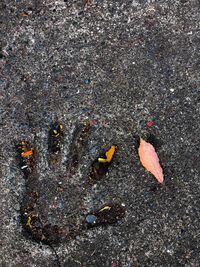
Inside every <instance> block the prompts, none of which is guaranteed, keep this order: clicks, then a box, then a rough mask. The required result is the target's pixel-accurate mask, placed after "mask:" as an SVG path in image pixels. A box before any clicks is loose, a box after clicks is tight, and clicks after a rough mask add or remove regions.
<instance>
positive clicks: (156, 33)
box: [0, 0, 200, 267]
mask: <svg viewBox="0 0 200 267" xmlns="http://www.w3.org/2000/svg"><path fill="white" fill-rule="evenodd" d="M199 8H200V3H199V1H198V0H190V1H186V0H180V1H179V0H173V1H171V0H167V1H166V0H165V1H153V0H152V1H150V0H149V1H147V0H126V1H122V0H118V1H108V0H103V1H98V0H91V1H83V0H77V1H72V0H69V1H67V0H57V1H53V0H37V1H36V0H35V1H29V0H26V1H25V0H21V1H19V0H17V1H12V0H2V1H1V3H0V12H1V18H0V28H1V31H0V34H1V38H0V68H1V72H0V100H1V105H0V111H1V112H0V124H1V128H0V134H1V135H0V136H1V138H0V160H1V169H0V171H1V172H0V176H1V179H0V199H1V201H0V207H1V220H0V221H1V226H0V246H1V249H0V267H14V266H15V267H34V266H37V267H51V266H52V267H54V266H55V267H56V266H62V267H79V266H84V267H151V266H152V267H168V266H169V267H179V266H180V267H183V266H184V267H199V266H200V210H199V207H200V198H199V190H200V176H199V173H200V151H199V147H200V142H199V132H200V131H199V130H200V126H199V114H200V84H199V81H200V77H199V68H200V60H199V48H200V45H199V40H200V31H199V21H200V20H199ZM57 119H58V120H59V121H61V122H62V123H63V125H64V133H65V134H64V141H63V143H62V149H61V155H60V158H59V160H58V162H56V163H55V164H53V165H51V166H50V165H49V164H48V157H49V156H48V131H49V127H50V124H51V122H52V121H55V120H57ZM86 121H89V122H90V124H91V133H90V135H89V136H88V141H87V142H86V143H84V145H83V147H81V150H80V155H79V162H78V166H76V168H75V170H74V171H73V173H71V172H70V171H69V169H67V167H66V166H67V164H66V162H68V161H69V160H70V155H71V154H70V151H71V150H70V149H71V148H72V151H73V146H71V144H72V143H73V142H72V141H73V133H74V131H75V129H76V128H77V127H79V125H81V124H83V123H85V122H86ZM149 135H151V136H153V137H154V139H155V140H156V142H154V145H155V147H156V151H157V153H158V156H159V158H160V163H161V165H162V167H163V170H164V175H165V182H164V184H163V185H159V184H158V182H157V181H156V179H155V178H154V177H153V176H152V175H151V174H150V173H148V172H147V171H146V170H145V169H144V168H143V167H142V165H141V164H140V161H139V158H138V152H137V139H138V136H142V137H143V138H147V137H148V136H149ZM21 139H26V140H28V141H29V142H30V143H31V144H33V146H34V149H35V151H36V154H35V155H36V156H35V157H36V158H35V166H36V167H35V168H36V172H35V180H34V179H33V181H34V182H33V183H32V187H33V190H35V191H39V193H40V198H39V202H38V210H39V211H40V214H41V216H42V219H43V220H44V221H45V222H49V223H52V224H56V225H61V226H62V227H64V228H65V230H66V231H67V229H68V230H69V229H70V227H72V228H73V227H74V228H75V229H79V226H80V225H81V223H82V221H84V218H85V215H86V214H87V213H88V212H90V211H92V210H94V209H97V208H99V207H101V206H102V205H103V204H105V203H111V202H117V203H121V204H122V205H123V206H124V208H125V210H126V215H125V217H124V218H123V219H121V220H119V222H117V223H116V224H114V225H107V226H98V227H94V228H92V229H89V230H86V231H80V232H79V233H77V234H76V235H74V236H73V238H69V239H68V240H64V241H63V242H60V243H59V244H56V245H53V249H54V251H53V249H52V247H50V246H48V245H45V244H43V243H41V242H35V241H34V240H33V239H32V238H31V237H30V236H29V235H27V233H26V232H25V230H24V229H23V227H22V223H21V206H22V203H23V201H24V196H25V195H26V190H27V182H28V181H25V179H24V176H23V173H22V171H21V170H20V168H19V164H18V159H17V153H16V149H15V145H16V144H17V142H19V140H21ZM111 144H116V145H117V153H116V156H115V158H114V159H113V162H112V164H111V165H110V167H109V170H108V172H107V174H106V175H105V176H104V177H103V178H102V179H101V180H100V181H99V182H97V183H96V184H94V185H89V184H88V183H87V176H88V173H89V170H90V167H91V162H92V161H93V160H94V159H95V158H96V157H97V156H98V154H99V153H101V151H102V150H103V149H106V148H108V147H109V146H110V145H111ZM78 151H79V150H78ZM59 186H60V187H62V190H60V189H59V190H58V187H59ZM55 251H56V253H55Z"/></svg>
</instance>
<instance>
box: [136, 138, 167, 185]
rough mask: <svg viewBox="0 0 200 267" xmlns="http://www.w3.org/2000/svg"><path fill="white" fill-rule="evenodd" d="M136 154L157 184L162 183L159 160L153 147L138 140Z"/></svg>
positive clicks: (162, 176)
mask: <svg viewBox="0 0 200 267" xmlns="http://www.w3.org/2000/svg"><path fill="white" fill-rule="evenodd" d="M138 154H139V157H140V161H141V163H142V165H143V166H144V168H145V169H147V171H149V172H150V173H151V174H153V175H154V176H155V178H156V179H157V180H158V182H159V183H163V181H164V175H163V170H162V168H161V166H160V163H159V158H158V155H157V153H156V151H155V149H154V147H153V146H152V145H151V144H150V143H148V142H146V141H145V140H144V139H142V138H140V146H139V149H138Z"/></svg>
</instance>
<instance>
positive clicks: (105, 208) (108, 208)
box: [100, 206, 111, 211]
mask: <svg viewBox="0 0 200 267" xmlns="http://www.w3.org/2000/svg"><path fill="white" fill-rule="evenodd" d="M110 209H111V207H110V206H105V207H103V208H102V209H100V211H103V210H110Z"/></svg>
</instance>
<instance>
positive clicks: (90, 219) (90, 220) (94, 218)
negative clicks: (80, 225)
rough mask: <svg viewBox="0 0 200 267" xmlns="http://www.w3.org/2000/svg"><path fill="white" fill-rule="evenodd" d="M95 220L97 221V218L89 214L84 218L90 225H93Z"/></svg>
mask: <svg viewBox="0 0 200 267" xmlns="http://www.w3.org/2000/svg"><path fill="white" fill-rule="evenodd" d="M96 220H97V217H96V216H95V215H93V214H89V215H87V217H86V222H87V223H90V224H94V223H95V222H96Z"/></svg>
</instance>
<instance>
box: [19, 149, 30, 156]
mask: <svg viewBox="0 0 200 267" xmlns="http://www.w3.org/2000/svg"><path fill="white" fill-rule="evenodd" d="M31 155H33V150H32V149H30V150H28V151H25V152H22V153H21V156H22V157H29V156H31Z"/></svg>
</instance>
